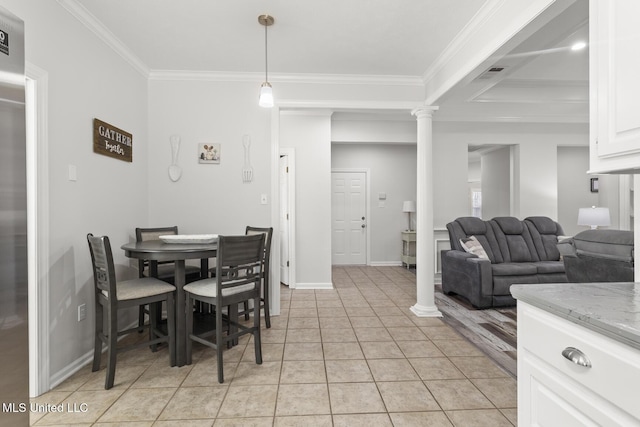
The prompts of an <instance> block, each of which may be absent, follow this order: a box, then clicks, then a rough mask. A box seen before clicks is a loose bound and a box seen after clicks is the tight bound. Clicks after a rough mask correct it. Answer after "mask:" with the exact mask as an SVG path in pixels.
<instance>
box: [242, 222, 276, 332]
mask: <svg viewBox="0 0 640 427" xmlns="http://www.w3.org/2000/svg"><path fill="white" fill-rule="evenodd" d="M256 234H264V236H265V239H264V252H263V257H262V280H261V282H262V283H261V287H262V293H261V297H260V309H264V324H265V326H266V327H267V328H270V327H271V316H270V314H269V261H270V258H271V237H272V236H273V227H269V228H260V227H252V226H247V228H246V229H245V235H247V236H251V235H256ZM254 307H255V306H254ZM254 307H251V308H249V303H248V301H245V302H244V307H243V310H242V312H240V313H239V314H240V315H244V318H245V320H249V313H251V312H254V311H255V310H254ZM259 313H260V311H259V310H258V315H259Z"/></svg>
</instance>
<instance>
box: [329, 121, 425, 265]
mask: <svg viewBox="0 0 640 427" xmlns="http://www.w3.org/2000/svg"><path fill="white" fill-rule="evenodd" d="M413 125H414V126H413V128H414V133H415V129H416V126H415V123H413ZM331 166H332V168H338V169H340V168H342V169H345V168H355V169H368V170H369V172H370V177H369V183H370V188H369V194H370V196H371V197H370V198H369V200H368V201H367V202H368V205H369V212H370V218H369V219H368V221H367V225H368V228H369V233H370V234H369V235H370V239H371V241H370V245H369V246H370V248H371V254H370V261H371V264H372V265H375V264H394V263H395V264H398V265H399V264H400V263H401V261H400V256H401V254H402V242H401V238H400V232H401V231H402V230H406V228H407V226H408V218H407V214H406V213H404V212H402V203H403V202H404V201H405V200H413V201H415V200H416V168H417V162H416V145H415V144H413V145H407V144H352V145H343V144H333V145H332V149H331ZM379 193H386V197H387V198H386V200H384V201H382V200H379V199H378V195H379ZM380 202H384V203H383V204H384V206H380ZM412 220H413V221H412V222H413V224H414V225H413V226H412V229H415V214H412Z"/></svg>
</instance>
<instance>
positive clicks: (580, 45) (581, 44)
mask: <svg viewBox="0 0 640 427" xmlns="http://www.w3.org/2000/svg"><path fill="white" fill-rule="evenodd" d="M585 47H587V44H586V43H585V42H577V43H574V44H573V45H572V46H571V50H582V49H584V48H585Z"/></svg>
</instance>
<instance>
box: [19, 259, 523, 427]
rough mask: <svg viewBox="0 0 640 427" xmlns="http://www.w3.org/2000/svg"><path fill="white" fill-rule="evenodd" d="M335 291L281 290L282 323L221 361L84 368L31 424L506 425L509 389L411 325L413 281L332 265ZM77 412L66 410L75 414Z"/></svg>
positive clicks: (148, 360)
mask: <svg viewBox="0 0 640 427" xmlns="http://www.w3.org/2000/svg"><path fill="white" fill-rule="evenodd" d="M333 283H334V286H335V289H333V290H315V291H314V290H289V288H287V287H282V288H281V307H282V314H281V315H280V316H277V317H272V319H271V323H272V327H271V329H263V331H262V340H263V345H262V351H263V364H262V365H256V364H255V355H254V347H253V342H252V340H251V339H249V338H245V339H243V340H241V341H240V344H239V345H238V346H236V347H234V348H232V349H230V350H226V351H225V354H224V371H225V383H224V384H218V382H217V377H216V360H215V353H214V351H213V350H212V349H209V348H205V347H203V346H198V347H196V346H195V345H194V349H197V351H196V352H195V353H194V357H193V364H192V365H190V366H183V367H181V368H175V367H174V368H171V367H169V366H168V354H167V351H166V349H164V350H160V351H158V352H156V353H152V352H150V351H149V350H148V349H147V348H143V349H140V350H134V351H132V352H128V353H123V354H121V355H120V356H119V359H118V363H117V370H116V380H115V386H114V387H113V389H111V390H108V391H107V390H104V388H103V387H104V378H105V371H104V370H101V371H99V372H96V373H92V372H91V367H90V366H86V367H84V368H83V369H81V370H80V371H79V372H77V373H76V374H75V375H73V376H72V377H71V378H69V379H68V380H66V381H65V382H64V383H63V384H61V385H59V386H58V387H56V388H55V389H54V390H52V391H50V392H49V393H46V394H44V395H43V396H40V397H38V398H37V399H34V403H40V404H50V405H57V404H59V403H63V404H64V405H63V408H64V410H63V412H48V413H42V412H36V413H32V414H31V422H32V425H35V426H45V425H47V426H67V425H74V426H111V427H114V426H136V427H147V426H180V427H190V426H197V427H200V426H202V427H204V426H209V427H211V426H216V427H218V426H276V427H281V426H283V427H284V426H305V427H310V426H335V427H338V426H356V425H366V426H368V427H376V426H474V427H478V426H491V427H498V426H512V425H515V424H516V412H517V410H516V381H515V379H513V378H512V377H511V376H510V375H509V374H507V373H506V372H505V371H503V370H502V369H501V368H499V367H498V366H497V365H496V364H495V363H493V362H492V361H491V360H490V359H488V358H487V357H485V356H484V355H483V354H482V353H481V352H480V351H478V350H477V349H476V348H475V347H474V346H472V345H471V344H469V343H468V342H467V341H466V340H465V339H463V338H462V337H461V336H459V335H458V334H457V333H456V332H455V331H453V330H452V329H451V328H450V327H449V326H447V325H445V324H444V323H443V322H442V321H441V320H440V319H435V318H418V317H416V316H414V315H413V314H412V313H411V312H410V310H409V307H410V306H411V305H413V304H415V301H416V297H415V294H416V288H415V286H416V285H415V275H414V274H412V273H411V272H408V271H407V270H406V269H403V268H401V267H334V268H333ZM74 409H75V410H76V412H70V411H73V410H74Z"/></svg>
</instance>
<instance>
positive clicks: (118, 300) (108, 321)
mask: <svg viewBox="0 0 640 427" xmlns="http://www.w3.org/2000/svg"><path fill="white" fill-rule="evenodd" d="M87 241H88V243H89V252H90V253H91V264H92V266H93V283H94V291H95V309H96V325H95V337H94V339H95V345H94V352H93V366H92V369H91V370H92V371H93V372H96V371H98V370H99V369H100V361H101V357H102V345H103V344H105V345H106V347H107V377H106V380H105V385H104V388H105V389H107V390H108V389H110V388H111V387H113V381H114V379H115V374H116V355H117V353H119V352H123V351H126V350H132V349H135V348H139V347H143V346H152V349H154V351H155V348H156V346H157V344H159V343H162V342H166V343H168V345H169V359H170V364H171V366H175V364H176V343H175V311H174V310H175V304H174V295H173V294H174V292H175V290H176V288H175V286H173V285H171V284H169V283H167V282H163V281H162V280H159V279H156V278H153V277H143V278H136V279H131V280H125V281H120V282H118V281H117V280H116V273H115V268H114V264H113V253H112V252H111V244H110V243H109V238H108V237H107V236H94V235H93V234H91V233H89V234H88V235H87ZM163 301H166V303H167V331H168V332H167V333H166V334H164V333H162V332H161V331H160V330H159V329H158V325H157V321H156V319H157V316H156V312H155V311H156V310H157V309H158V304H157V303H160V304H159V305H160V307H161V306H162V302H163ZM146 304H148V305H149V307H150V310H151V314H150V316H149V324H148V325H145V327H148V328H149V340H148V341H143V342H138V343H136V344H131V345H128V346H121V347H118V346H117V342H118V337H120V336H123V335H128V334H130V333H133V332H136V331H138V327H134V328H130V329H125V330H122V331H118V310H122V309H127V308H132V307H138V306H144V305H146Z"/></svg>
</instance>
